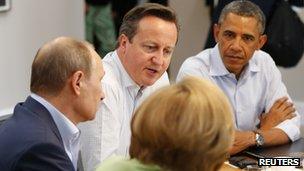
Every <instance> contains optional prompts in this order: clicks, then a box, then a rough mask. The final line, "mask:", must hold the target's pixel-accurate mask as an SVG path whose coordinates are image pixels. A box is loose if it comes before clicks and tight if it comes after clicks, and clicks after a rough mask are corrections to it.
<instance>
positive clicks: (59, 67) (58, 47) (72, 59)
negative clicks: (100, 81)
mask: <svg viewBox="0 0 304 171" xmlns="http://www.w3.org/2000/svg"><path fill="white" fill-rule="evenodd" d="M90 46H91V45H90V44H89V43H87V42H82V41H78V40H75V39H72V38H68V37H60V38H57V39H55V40H53V41H51V42H48V43H46V44H45V45H44V46H42V47H41V48H40V49H39V50H38V52H37V54H36V56H35V58H34V61H33V63H32V71H31V85H30V89H31V92H33V93H47V94H53V95H56V94H58V93H59V92H60V91H61V90H62V89H63V87H64V86H65V83H66V81H67V79H68V78H69V77H70V76H71V75H72V74H73V73H74V72H75V71H78V70H81V71H83V72H84V73H85V74H86V75H87V76H88V77H90V75H91V66H92V57H91V52H90V50H89V47H90Z"/></svg>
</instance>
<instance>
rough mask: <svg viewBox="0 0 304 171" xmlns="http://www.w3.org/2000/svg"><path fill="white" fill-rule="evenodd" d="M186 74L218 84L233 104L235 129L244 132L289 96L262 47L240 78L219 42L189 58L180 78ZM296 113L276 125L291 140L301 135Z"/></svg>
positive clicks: (184, 64)
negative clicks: (226, 60) (227, 62)
mask: <svg viewBox="0 0 304 171" xmlns="http://www.w3.org/2000/svg"><path fill="white" fill-rule="evenodd" d="M186 75H192V76H198V77H204V78H207V79H209V80H211V81H212V82H214V83H215V84H217V85H218V86H219V87H220V88H221V89H222V90H223V91H224V93H225V94H226V95H227V96H228V98H229V100H230V103H231V104H232V106H233V110H234V120H235V126H236V128H237V129H239V130H243V131H245V130H256V129H257V125H258V124H259V122H260V121H259V116H260V114H262V113H263V112H264V111H265V112H268V111H269V110H270V108H271V107H272V105H273V103H274V102H275V101H276V100H277V99H279V98H281V97H283V96H287V97H289V95H288V93H287V90H286V87H285V85H284V83H283V82H282V79H281V73H280V71H279V70H278V68H277V67H276V65H275V63H274V61H273V60H272V58H271V57H270V56H269V55H268V54H267V53H265V52H263V51H261V50H258V51H255V52H254V54H253V57H252V58H251V59H250V60H249V64H248V65H247V66H246V68H245V70H244V71H243V72H242V73H241V75H240V78H239V80H237V79H236V77H235V75H234V74H233V73H230V72H229V71H228V70H227V69H226V67H225V66H224V63H223V62H222V59H221V57H220V53H219V49H218V45H216V46H215V47H214V48H212V49H206V50H204V51H202V52H200V53H199V54H197V55H196V56H193V57H190V58H188V59H187V60H186V61H185V62H184V63H183V64H182V66H181V69H180V71H179V73H178V76H177V81H179V80H181V79H182V78H183V77H184V76H186ZM289 101H291V99H290V97H289ZM296 114H297V116H296V117H294V118H292V119H290V120H289V119H288V120H286V121H284V122H282V123H280V124H278V125H277V126H276V128H280V129H281V130H283V131H284V132H285V133H286V134H287V135H288V137H289V138H290V139H291V140H292V141H294V140H297V139H298V138H299V137H300V115H299V114H298V112H296Z"/></svg>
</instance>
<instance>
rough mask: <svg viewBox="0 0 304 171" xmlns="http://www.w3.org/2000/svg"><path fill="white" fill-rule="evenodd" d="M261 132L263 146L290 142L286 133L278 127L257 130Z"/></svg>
mask: <svg viewBox="0 0 304 171" xmlns="http://www.w3.org/2000/svg"><path fill="white" fill-rule="evenodd" d="M258 132H259V133H261V134H262V136H263V137H264V140H265V144H264V146H274V145H281V144H286V143H288V142H290V139H289V138H288V136H287V134H286V133H285V132H284V131H282V130H281V129H278V128H272V129H269V130H258Z"/></svg>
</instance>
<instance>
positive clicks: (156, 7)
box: [118, 3, 179, 43]
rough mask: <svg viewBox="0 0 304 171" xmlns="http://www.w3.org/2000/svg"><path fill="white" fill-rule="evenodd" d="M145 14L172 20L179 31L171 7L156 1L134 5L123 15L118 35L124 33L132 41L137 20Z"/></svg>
mask: <svg viewBox="0 0 304 171" xmlns="http://www.w3.org/2000/svg"><path fill="white" fill-rule="evenodd" d="M147 16H154V17H158V18H161V19H163V20H165V21H169V22H173V23H174V24H175V26H176V29H177V32H178V31H179V24H178V20H177V16H176V13H175V11H174V10H173V9H172V8H170V7H166V6H163V5H160V4H157V3H144V4H142V5H139V6H136V7H134V8H133V9H131V10H130V11H129V12H128V13H127V14H126V15H125V16H124V18H123V21H122V24H121V26H120V29H119V35H121V34H124V35H126V36H127V37H128V39H129V40H130V41H132V38H133V37H134V36H135V34H136V32H137V30H138V23H139V21H140V20H141V19H142V18H144V17H147ZM118 43H119V42H118Z"/></svg>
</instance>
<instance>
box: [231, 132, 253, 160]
mask: <svg viewBox="0 0 304 171" xmlns="http://www.w3.org/2000/svg"><path fill="white" fill-rule="evenodd" d="M253 145H255V133H254V132H253V131H235V139H234V143H233V145H232V147H231V149H230V150H229V153H230V154H231V155H233V154H236V153H238V152H240V151H243V150H245V149H246V148H248V147H250V146H253Z"/></svg>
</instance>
